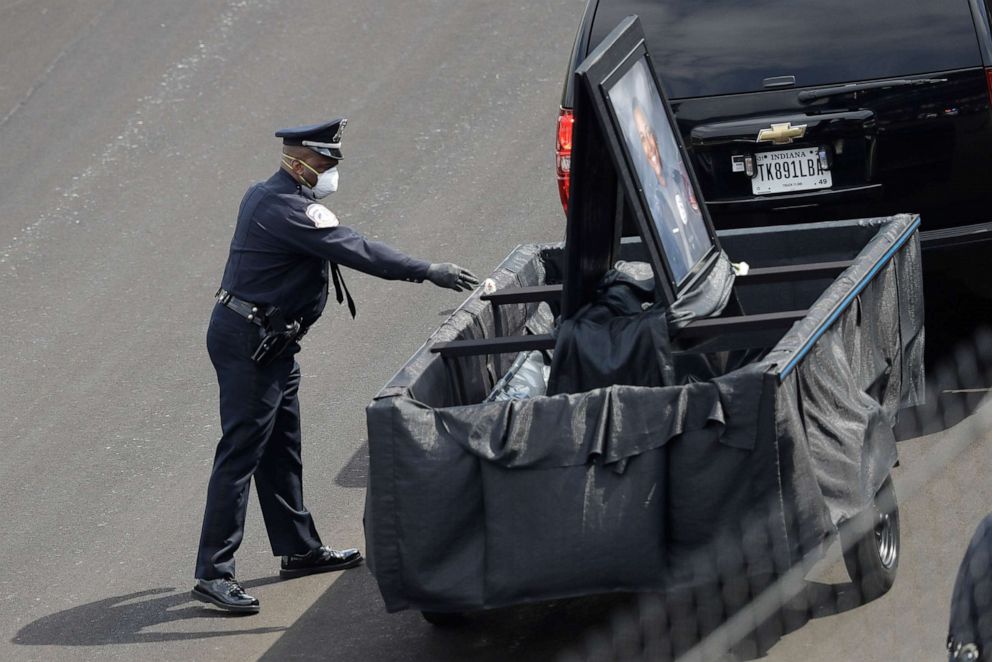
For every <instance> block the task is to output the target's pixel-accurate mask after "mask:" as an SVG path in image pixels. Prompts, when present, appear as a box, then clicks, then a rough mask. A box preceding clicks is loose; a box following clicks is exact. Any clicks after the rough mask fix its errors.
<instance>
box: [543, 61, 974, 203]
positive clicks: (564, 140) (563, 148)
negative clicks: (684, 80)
mask: <svg viewBox="0 0 992 662" xmlns="http://www.w3.org/2000/svg"><path fill="white" fill-rule="evenodd" d="M990 80H992V79H990ZM574 123H575V116H574V115H573V114H572V109H571V108H562V109H561V111H560V112H559V113H558V138H557V140H556V141H555V171H556V172H557V174H558V195H559V196H561V206H562V208H563V209H564V210H565V213H566V214H567V213H568V184H569V175H570V173H571V170H572V125H573V124H574Z"/></svg>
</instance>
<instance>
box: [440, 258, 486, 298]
mask: <svg viewBox="0 0 992 662" xmlns="http://www.w3.org/2000/svg"><path fill="white" fill-rule="evenodd" d="M427 280H429V281H430V282H432V283H434V284H435V285H437V286H438V287H447V288H449V289H452V290H454V291H456V292H461V291H462V290H471V289H473V288H474V287H475V286H476V285H478V284H479V279H478V278H476V277H475V274H473V273H472V272H471V271H469V270H468V269H463V268H461V267H459V266H458V265H457V264H452V263H450V262H439V263H437V264H432V265H431V266H429V267H428V268H427Z"/></svg>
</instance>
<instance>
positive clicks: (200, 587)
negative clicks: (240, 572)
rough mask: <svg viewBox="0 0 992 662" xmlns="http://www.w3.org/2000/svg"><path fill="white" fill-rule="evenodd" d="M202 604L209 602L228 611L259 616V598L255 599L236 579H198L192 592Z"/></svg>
mask: <svg viewBox="0 0 992 662" xmlns="http://www.w3.org/2000/svg"><path fill="white" fill-rule="evenodd" d="M190 593H192V594H193V597H194V598H196V599H197V600H199V601H200V602H209V603H210V604H214V605H217V606H218V607H220V608H221V609H226V610H227V611H237V612H242V613H246V614H257V613H258V610H259V605H258V598H253V597H251V596H250V595H248V594H247V593H245V590H244V589H243V588H241V584H239V583H238V580H236V579H197V580H196V586H194V587H193V590H192V591H190Z"/></svg>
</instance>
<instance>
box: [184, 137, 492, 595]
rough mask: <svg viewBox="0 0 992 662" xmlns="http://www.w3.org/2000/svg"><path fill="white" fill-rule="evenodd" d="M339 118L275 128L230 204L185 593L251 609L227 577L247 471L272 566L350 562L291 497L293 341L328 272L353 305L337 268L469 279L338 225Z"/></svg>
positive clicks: (445, 281)
mask: <svg viewBox="0 0 992 662" xmlns="http://www.w3.org/2000/svg"><path fill="white" fill-rule="evenodd" d="M346 123H347V120H346V119H335V120H333V121H330V122H327V123H324V124H317V125H311V126H303V127H297V128H293V129H282V130H280V131H277V132H276V137H279V138H282V139H283V151H282V160H281V163H280V168H279V170H278V171H277V172H276V173H275V174H274V175H272V176H271V177H270V178H269V179H268V180H267V181H265V182H262V183H259V184H255V185H254V186H252V187H251V188H249V189H248V192H247V193H246V194H245V196H244V199H243V200H242V201H241V208H240V210H239V212H238V222H237V226H236V228H235V230H234V238H233V239H232V240H231V248H230V254H229V256H228V260H227V266H226V268H225V269H224V277H223V280H222V284H221V289H220V290H219V291H218V293H217V304H216V305H215V306H214V311H213V314H212V316H211V318H210V326H209V329H208V331H207V349H208V351H209V354H210V360H211V362H212V363H213V365H214V369H215V370H216V371H217V381H218V383H219V386H220V416H221V427H222V436H221V439H220V442H219V443H218V445H217V452H216V455H215V457H214V465H213V471H212V473H211V475H210V483H209V485H208V487H207V504H206V509H205V512H204V515H203V528H202V532H201V535H200V545H199V551H198V553H197V559H196V571H195V575H194V576H195V578H196V584H195V586H194V587H193V592H192V593H193V597H194V598H196V599H198V600H201V601H203V602H208V603H212V604H214V605H217V606H218V607H221V608H223V609H226V610H229V611H239V612H249V613H254V612H257V611H258V609H259V603H258V600H257V599H256V598H253V597H252V596H250V595H248V594H246V593H245V592H244V590H243V589H242V587H241V586H240V585H239V584H238V582H237V580H236V579H235V573H234V553H235V551H236V550H237V549H238V546H239V545H240V544H241V539H242V535H243V532H244V522H245V509H246V505H247V500H248V487H249V483H250V482H251V480H252V478H254V480H255V489H256V491H257V493H258V500H259V505H260V506H261V509H262V516H263V518H264V520H265V528H266V531H267V532H268V536H269V542H270V544H271V546H272V552H273V554H275V555H276V556H281V557H282V566H281V569H280V572H279V574H280V575H281V576H283V577H297V576H301V575H308V574H312V573H317V572H327V571H331V570H341V569H344V568H351V567H354V566H356V565H359V564H360V563H361V562H362V555H361V553H360V552H359V551H358V550H357V549H346V550H340V551H339V550H334V549H331V548H330V547H326V546H324V545H323V544H322V542H321V539H320V536H318V535H317V530H316V528H315V527H314V523H313V518H312V517H311V516H310V513H309V512H308V511H307V509H306V507H305V506H304V505H303V490H302V468H303V465H302V461H301V456H300V411H299V401H298V399H297V391H298V388H299V384H300V367H299V365H298V364H297V363H296V360H295V359H294V356H293V355H294V354H296V352H298V351H299V349H300V346H299V342H298V341H299V339H300V337H301V336H302V335H303V334H304V333H305V332H306V330H307V329H308V328H309V327H310V325H312V324H313V323H314V322H315V321H317V318H318V317H320V315H321V312H322V311H323V309H324V305H325V303H326V302H327V296H328V281H329V279H330V280H331V281H332V282H333V284H334V289H335V294H336V298H337V300H338V302H339V303H340V302H343V301H344V299H345V298H347V302H348V307H349V309H350V310H351V314H352V316H353V317H354V315H355V305H354V302H353V300H352V298H351V295H350V294H349V293H348V291H347V287H346V286H345V284H344V280H343V279H342V278H341V274H340V272H339V269H338V266H339V265H341V266H345V267H351V268H352V269H358V270H359V271H363V272H365V273H368V274H372V275H373V276H378V277H380V278H386V279H390V280H406V281H411V282H416V283H419V282H423V281H424V280H428V281H430V282H432V283H434V284H435V285H438V286H440V287H446V288H450V289H453V290H456V291H461V290H467V289H471V288H473V287H475V286H476V285H478V279H476V277H475V276H474V275H473V274H472V273H471V272H470V271H468V270H466V269H462V268H461V267H458V266H457V265H454V264H451V263H440V264H431V263H429V262H425V261H423V260H418V259H416V258H413V257H410V256H408V255H405V254H404V253H401V252H400V251H398V250H396V249H394V248H391V247H390V246H387V245H386V244H383V243H380V242H376V241H370V240H368V239H366V238H365V237H363V236H362V235H361V234H359V233H358V232H356V231H355V230H353V229H351V228H348V227H345V226H343V225H340V224H339V223H338V219H337V217H336V216H335V215H334V212H332V211H331V210H330V209H328V208H327V207H325V206H324V205H323V204H321V203H320V202H319V201H318V200H319V199H321V198H324V197H326V196H327V195H329V194H331V193H333V192H334V191H335V190H336V189H337V185H338V168H337V166H338V162H339V161H341V160H342V158H343V156H342V154H341V133H342V131H343V130H344V128H345V124H346Z"/></svg>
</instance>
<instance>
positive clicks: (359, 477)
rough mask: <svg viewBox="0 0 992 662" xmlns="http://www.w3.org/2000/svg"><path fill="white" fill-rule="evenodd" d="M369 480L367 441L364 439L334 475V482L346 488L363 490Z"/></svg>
mask: <svg viewBox="0 0 992 662" xmlns="http://www.w3.org/2000/svg"><path fill="white" fill-rule="evenodd" d="M368 481H369V442H368V439H366V440H365V441H364V442H362V445H361V447H360V448H359V449H358V450H357V451H355V454H354V455H352V456H351V459H350V460H348V463H347V464H346V465H344V467H342V468H341V471H339V472H338V475H337V476H335V477H334V484H335V485H337V486H338V487H345V488H348V489H353V490H357V489H361V490H364V489H365V486H366V485H368Z"/></svg>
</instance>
